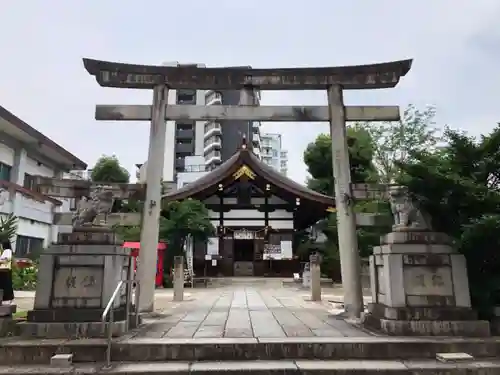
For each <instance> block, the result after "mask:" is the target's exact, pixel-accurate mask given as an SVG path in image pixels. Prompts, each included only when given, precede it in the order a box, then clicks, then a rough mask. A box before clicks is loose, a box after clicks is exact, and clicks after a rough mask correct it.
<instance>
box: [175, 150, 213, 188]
mask: <svg viewBox="0 0 500 375" xmlns="http://www.w3.org/2000/svg"><path fill="white" fill-rule="evenodd" d="M208 172H209V170H208V168H207V166H206V165H205V157H204V156H201V155H198V156H188V157H187V158H186V165H185V168H184V171H183V172H179V173H178V174H177V186H176V187H177V189H180V188H182V187H184V186H186V185H187V184H190V183H192V182H194V181H196V180H197V179H199V178H201V177H203V176H204V175H206V174H207V173H208Z"/></svg>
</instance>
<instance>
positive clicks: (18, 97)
mask: <svg viewBox="0 0 500 375" xmlns="http://www.w3.org/2000/svg"><path fill="white" fill-rule="evenodd" d="M1 8H2V9H1V21H0V47H1V53H0V105H2V106H4V107H6V108H7V109H8V110H10V111H11V112H13V113H14V114H16V115H17V116H18V117H20V118H22V119H23V120H25V121H26V122H28V123H29V124H30V125H31V126H33V127H35V128H36V129H38V130H39V131H41V132H43V133H44V134H46V135H47V136H49V137H50V138H52V139H54V140H55V141H56V142H58V143H59V144H61V145H62V146H63V147H65V148H66V149H68V150H69V151H71V152H72V153H74V154H75V155H76V156H78V157H79V158H81V159H83V160H85V161H86V162H87V163H88V164H89V166H92V165H93V163H94V162H95V161H96V160H97V158H98V157H99V156H100V155H102V154H113V153H114V154H116V155H117V156H118V157H119V159H120V160H121V161H122V163H123V164H124V166H126V167H127V168H128V169H129V170H130V171H131V172H132V174H133V175H134V173H133V172H134V171H135V167H134V164H135V163H141V162H143V161H144V160H145V159H146V157H147V141H148V132H149V125H148V124H147V123H129V122H127V123H117V122H114V123H111V122H104V123H98V122H97V121H95V120H94V107H95V104H150V103H151V99H152V93H151V92H148V91H139V90H119V89H109V88H101V87H99V86H98V84H97V83H96V82H95V80H94V79H93V78H91V77H90V76H89V75H88V74H87V72H86V71H85V70H84V68H83V64H82V60H81V59H82V57H91V58H96V59H102V60H111V61H121V62H129V63H138V64H161V63H162V62H164V61H180V62H184V63H189V62H201V63H205V64H207V66H224V65H252V66H253V67H259V68H264V67H270V68H285V67H294V66H301V67H307V66H310V67H314V66H335V65H349V64H369V63H374V62H385V61H391V60H400V59H406V58H413V59H414V64H413V67H412V69H411V71H410V73H409V74H408V75H407V77H406V78H404V79H403V80H402V81H401V83H400V85H399V86H398V87H397V88H395V89H389V90H377V91H371V92H368V91H358V92H349V93H348V94H346V102H347V104H360V105H362V104H366V105H368V104H380V105H382V104H388V105H396V104H397V105H400V106H405V105H407V104H408V103H414V104H415V105H417V106H419V107H423V106H425V105H426V104H433V105H435V106H436V107H437V110H438V122H439V124H440V125H444V124H448V125H450V126H452V127H454V128H460V129H463V130H467V131H470V132H472V133H474V134H480V133H482V132H487V131H489V130H490V129H491V128H492V127H493V126H494V125H495V123H496V122H498V121H500V116H499V112H500V105H499V103H500V99H499V98H500V95H499V94H500V89H499V87H500V22H499V19H500V1H499V0H418V1H417V0H413V1H410V0H405V1H402V0H376V1H369V0H348V1H347V0H346V1H338V0H335V1H334V0H330V1H328V0H308V1H298V0H291V1H284V0H274V1H269V0H251V1H245V0H240V1H236V0H210V1H204V0H182V1H167V0H140V1H139V0H135V1H133V0H43V1H41V0H38V1H37V0H31V1H29V2H28V1H15V0H3V2H2V6H1ZM262 104H266V105H277V104H284V105H286V104H288V105H292V104H295V105H321V104H326V94H325V93H323V92H313V91H306V92H292V93H290V92H264V93H263V94H262ZM495 104H496V108H495ZM263 130H264V131H266V132H280V133H282V134H283V142H284V147H285V148H287V149H288V150H289V154H290V165H289V175H290V177H292V178H293V179H295V180H297V181H299V182H303V181H304V180H305V177H306V168H305V165H304V164H303V162H302V154H303V151H304V149H305V147H306V146H307V144H308V143H309V142H311V141H313V140H314V139H315V137H316V136H317V135H318V134H319V133H321V132H326V131H327V130H328V127H327V125H326V124H315V123H299V124H288V123H266V124H264V126H263Z"/></svg>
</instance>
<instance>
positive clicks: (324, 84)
mask: <svg viewBox="0 0 500 375" xmlns="http://www.w3.org/2000/svg"><path fill="white" fill-rule="evenodd" d="M84 65H85V68H86V69H87V71H88V72H89V73H90V74H91V75H93V76H95V77H96V80H97V82H98V83H99V84H100V85H101V86H103V87H120V88H136V89H154V92H155V95H154V103H153V107H152V109H151V111H150V112H149V113H148V111H149V108H150V107H147V108H144V107H138V106H122V105H118V106H97V108H96V119H97V120H124V121H127V120H129V121H130V120H135V121H137V120H148V119H151V132H150V145H149V152H148V169H147V172H146V173H147V185H148V186H147V192H146V209H145V210H144V211H145V214H144V219H143V228H142V234H141V249H143V251H141V258H140V265H139V282H140V285H141V293H140V296H141V299H140V301H139V309H140V310H141V311H151V310H152V309H153V303H154V285H155V278H154V276H155V272H154V271H155V269H156V253H157V252H156V241H157V237H158V219H159V211H160V199H161V197H160V192H159V189H160V179H161V172H162V170H163V159H164V153H165V141H164V140H165V135H166V126H165V119H178V118H186V119H193V118H198V117H200V118H203V117H204V118H206V119H207V120H215V121H217V120H241V119H242V118H243V119H245V120H248V121H258V120H264V121H290V120H292V121H313V122H315V121H329V122H330V131H331V135H332V156H333V157H332V160H333V172H334V177H335V199H336V202H337V221H338V228H339V233H338V237H339V249H340V258H341V269H342V271H341V272H342V282H343V286H344V294H345V299H344V305H345V309H346V312H347V314H348V315H349V316H351V317H359V316H360V314H361V312H362V311H363V295H362V289H361V278H360V259H359V253H358V245H357V238H356V216H355V214H354V210H353V207H352V199H351V198H352V187H351V175H350V166H349V152H348V147H347V137H346V121H348V120H368V121H384V120H385V121H387V120H398V119H399V111H398V110H397V109H396V108H395V107H394V106H391V107H372V108H370V107H346V106H345V105H344V102H343V96H342V93H343V90H346V89H377V88H390V87H395V86H396V85H397V83H398V82H399V80H400V78H401V77H402V76H404V75H406V73H407V72H408V71H409V69H410V67H411V60H404V61H397V62H390V63H383V64H373V65H363V66H355V67H354V66H351V67H333V68H296V69H258V70H256V69H251V68H248V69H247V68H244V69H241V68H238V69H235V68H198V67H182V66H181V67H162V66H145V65H133V64H123V63H114V62H107V61H98V60H88V59H84ZM167 87H168V88H170V89H180V88H182V89H195V90H198V89H214V90H217V89H219V90H240V93H241V94H240V106H242V107H246V109H243V108H241V107H240V108H239V109H238V108H235V107H232V108H228V107H227V106H211V109H206V108H205V109H202V108H200V106H189V105H183V106H182V108H179V106H167V103H166V97H167V95H166V94H167V93H168V88H167ZM254 88H257V89H264V90H298V89H303V90H319V89H326V90H328V107H327V108H325V107H311V108H308V109H307V110H305V111H304V110H303V109H304V108H306V107H276V108H272V107H267V108H263V109H257V108H256V107H255V106H254V105H253V103H252V102H251V101H250V100H249V92H250V91H251V90H253V89H254ZM223 107H224V108H223ZM252 107H253V108H252ZM214 108H217V109H214ZM250 108H252V109H251V110H249V109H250ZM247 109H248V110H247ZM365 109H367V110H365ZM395 109H396V110H395ZM169 111H172V113H171V114H170V113H169ZM306 112H307V113H308V115H307V116H305V115H304V114H305V113H306ZM268 114H269V117H267V115H268Z"/></svg>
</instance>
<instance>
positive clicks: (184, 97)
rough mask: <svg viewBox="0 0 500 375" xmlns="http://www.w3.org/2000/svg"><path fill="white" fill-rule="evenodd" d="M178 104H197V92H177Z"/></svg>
mask: <svg viewBox="0 0 500 375" xmlns="http://www.w3.org/2000/svg"><path fill="white" fill-rule="evenodd" d="M177 104H196V90H182V89H181V90H177Z"/></svg>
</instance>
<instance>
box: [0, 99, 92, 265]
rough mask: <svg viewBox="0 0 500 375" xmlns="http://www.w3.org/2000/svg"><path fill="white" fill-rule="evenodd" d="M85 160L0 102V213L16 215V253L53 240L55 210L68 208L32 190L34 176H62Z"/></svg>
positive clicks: (38, 247)
mask: <svg viewBox="0 0 500 375" xmlns="http://www.w3.org/2000/svg"><path fill="white" fill-rule="evenodd" d="M86 168H87V164H85V163H84V162H83V161H81V160H80V159H78V158H77V157H76V156H74V155H72V154H71V153H69V152H68V151H66V150H65V149H64V148H62V147H61V146H59V145H58V144H56V143H55V142H54V141H52V140H51V139H49V138H47V137H46V136H44V135H43V134H42V133H40V132H39V131H37V130H36V129H34V128H33V127H31V126H30V125H28V124H27V123H25V122H24V121H22V120H21V119H20V118H18V117H17V116H15V115H14V114H12V113H11V112H9V111H8V110H6V109H5V108H3V107H2V106H0V190H1V192H0V195H1V198H2V199H1V200H0V217H5V216H6V215H8V214H10V213H13V214H14V215H15V216H17V217H18V228H17V235H16V237H15V239H14V244H13V245H14V246H15V247H14V248H15V252H16V256H19V257H22V256H25V255H26V254H27V253H29V252H31V251H36V250H37V249H40V248H43V247H47V246H48V245H49V244H50V243H52V242H54V241H56V240H57V232H58V228H57V226H55V225H53V224H52V223H53V216H54V213H55V212H65V211H68V210H69V202H68V201H63V200H61V199H55V198H52V197H49V196H46V195H43V194H40V193H38V192H37V191H35V190H34V180H35V176H45V177H55V178H63V175H64V173H65V172H68V171H70V170H85V169H86Z"/></svg>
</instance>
